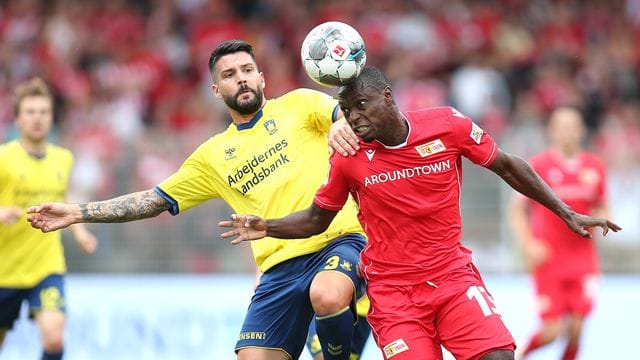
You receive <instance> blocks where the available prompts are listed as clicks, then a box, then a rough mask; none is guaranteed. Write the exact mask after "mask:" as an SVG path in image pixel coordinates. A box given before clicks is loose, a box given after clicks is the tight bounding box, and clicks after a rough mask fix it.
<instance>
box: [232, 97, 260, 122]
mask: <svg viewBox="0 0 640 360" xmlns="http://www.w3.org/2000/svg"><path fill="white" fill-rule="evenodd" d="M266 103H267V102H266V101H264V102H262V105H261V106H260V108H259V109H258V110H257V111H256V112H253V113H251V114H241V113H239V112H237V111H235V110H233V109H231V108H230V109H229V115H231V121H233V123H234V124H236V125H240V124H246V123H248V122H251V120H253V118H254V117H255V116H256V114H257V113H259V112H260V111H261V110H262V109H263V108H264V105H265V104H266Z"/></svg>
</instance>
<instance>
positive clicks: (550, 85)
mask: <svg viewBox="0 0 640 360" xmlns="http://www.w3.org/2000/svg"><path fill="white" fill-rule="evenodd" d="M329 20H337V21H343V22H347V23H349V24H351V25H352V26H354V27H355V28H356V29H357V30H358V31H359V32H360V33H361V35H362V36H363V38H364V40H365V43H366V46H367V63H368V64H369V65H375V66H377V67H380V68H382V69H383V70H384V71H385V72H386V74H387V75H388V76H389V78H390V80H391V81H392V82H393V83H394V91H395V93H396V96H397V100H398V105H399V107H400V108H401V109H411V108H417V107H424V106H438V105H446V104H452V105H454V106H456V107H457V108H458V109H459V110H460V111H461V112H463V113H466V114H468V115H470V116H471V117H472V118H473V119H474V120H475V121H476V122H477V123H479V124H480V125H481V126H483V127H484V128H485V129H486V130H488V131H489V132H491V133H492V134H493V135H494V137H495V138H496V139H497V140H498V141H499V143H500V144H501V146H503V147H504V148H505V149H507V150H509V151H512V152H515V153H517V154H519V155H521V156H523V157H527V156H529V155H532V154H533V153H534V152H537V151H539V150H541V149H542V147H543V146H544V144H545V143H544V141H545V140H544V126H545V122H546V116H547V114H548V112H549V111H550V110H551V109H552V108H554V107H555V106H557V105H560V104H574V105H578V106H580V107H581V108H582V109H584V110H585V114H586V118H587V121H588V127H589V130H590V133H589V141H588V144H587V147H588V148H590V149H591V150H593V151H595V152H596V153H599V154H600V155H602V156H603V157H604V159H605V160H606V162H607V163H608V165H609V170H610V173H611V179H610V183H611V186H610V192H611V203H612V205H613V206H612V210H613V213H612V218H613V219H614V220H616V221H617V222H619V223H620V224H622V225H623V227H624V228H625V230H624V231H623V233H621V234H620V237H619V239H620V241H621V242H623V243H627V244H629V245H632V246H635V247H639V246H640V245H639V244H640V206H639V205H638V204H640V187H639V186H637V184H640V101H639V100H640V46H638V45H636V44H637V43H638V41H639V40H640V0H626V1H625V0H610V1H600V0H586V1H568V0H539V1H525V0H486V1H483V0H404V1H402V0H396V1H388V0H315V1H314V0H305V1H286V0H137V1H127V0H109V1H96V0H46V1H45V0H0V39H1V41H0V139H9V138H12V137H13V136H14V134H15V129H14V128H13V113H12V98H11V95H12V90H13V88H14V86H15V85H16V84H18V83H19V82H21V81H23V80H25V79H26V78H28V77H31V76H33V75H39V76H42V77H43V78H44V79H45V80H46V81H47V82H48V83H49V84H50V85H51V86H52V87H53V89H54V91H55V94H56V101H57V104H56V110H57V111H56V124H57V127H56V128H57V131H56V136H57V139H55V140H56V141H57V142H58V143H61V144H62V145H65V146H67V147H69V148H70V149H72V150H73V151H74V153H75V155H76V171H75V174H74V186H73V189H74V191H73V194H71V195H72V196H73V197H74V198H78V199H85V200H87V199H97V198H104V197H107V196H108V197H111V196H114V195H117V194H121V193H124V192H129V191H135V190H141V189H146V188H150V187H152V186H153V185H155V184H156V183H158V182H159V181H160V180H162V179H164V178H165V177H166V176H167V175H169V174H171V173H172V172H173V171H174V170H175V169H176V168H177V167H178V166H179V164H180V163H181V161H182V160H183V159H184V158H185V157H186V156H187V155H188V154H189V153H190V152H191V151H193V150H194V149H195V147H196V146H197V145H198V144H199V143H201V142H202V141H203V140H205V139H206V138H208V137H210V136H211V135H213V134H214V133H216V132H219V131H220V130H222V129H224V128H225V127H226V126H228V124H229V119H228V116H227V114H226V111H225V110H224V107H223V106H222V104H221V103H220V102H219V101H218V100H216V99H215V98H214V97H213V94H212V92H211V88H210V86H211V77H210V74H209V72H208V69H207V60H208V57H209V54H210V52H211V50H212V49H213V48H214V47H215V46H216V45H217V44H218V43H219V42H220V41H222V40H225V39H230V38H239V39H245V40H247V41H249V42H251V43H252V44H253V45H254V50H255V52H256V56H257V60H258V64H259V67H260V70H261V71H263V72H264V74H265V77H266V82H267V87H266V94H267V96H268V97H269V98H271V97H277V96H279V95H281V94H283V93H285V92H287V91H289V90H291V89H293V88H296V87H300V86H304V87H312V88H318V87H317V85H315V84H314V83H313V82H311V81H310V80H309V79H308V78H307V76H306V75H305V74H304V72H303V70H302V68H301V66H300V59H299V56H300V44H301V42H302V39H303V38H304V36H305V35H306V33H307V32H308V31H309V30H310V29H311V28H313V27H314V26H315V25H317V24H319V23H321V22H324V21H329ZM321 90H325V91H328V92H330V93H331V92H332V91H334V90H333V89H328V88H323V89H321ZM222 212H224V211H222ZM210 216H211V215H210ZM196 253H197V252H196Z"/></svg>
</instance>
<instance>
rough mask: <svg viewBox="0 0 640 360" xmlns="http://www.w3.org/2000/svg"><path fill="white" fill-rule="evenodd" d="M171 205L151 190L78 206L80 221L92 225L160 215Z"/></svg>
mask: <svg viewBox="0 0 640 360" xmlns="http://www.w3.org/2000/svg"><path fill="white" fill-rule="evenodd" d="M170 208H171V204H170V203H169V202H168V201H167V200H165V199H164V198H163V197H161V196H160V195H158V193H157V192H155V191H154V190H153V189H151V190H146V191H140V192H137V193H132V194H128V195H123V196H120V197H117V198H115V199H111V200H105V201H97V202H90V203H86V204H80V210H81V211H82V219H83V220H85V222H94V223H118V222H127V221H133V220H140V219H146V218H150V217H154V216H158V215H160V213H162V212H163V211H165V210H168V209H170Z"/></svg>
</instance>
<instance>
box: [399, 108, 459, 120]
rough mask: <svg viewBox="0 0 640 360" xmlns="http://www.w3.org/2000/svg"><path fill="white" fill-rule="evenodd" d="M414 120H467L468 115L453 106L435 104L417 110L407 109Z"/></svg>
mask: <svg viewBox="0 0 640 360" xmlns="http://www.w3.org/2000/svg"><path fill="white" fill-rule="evenodd" d="M407 113H408V114H410V115H411V116H412V117H413V118H414V119H415V120H416V121H418V122H420V121H430V122H438V121H439V122H449V121H451V120H454V119H465V120H469V117H468V116H466V115H464V114H462V113H461V112H460V111H458V110H457V109H456V108H454V107H453V106H437V107H430V108H423V109H418V110H412V111H408V112H407Z"/></svg>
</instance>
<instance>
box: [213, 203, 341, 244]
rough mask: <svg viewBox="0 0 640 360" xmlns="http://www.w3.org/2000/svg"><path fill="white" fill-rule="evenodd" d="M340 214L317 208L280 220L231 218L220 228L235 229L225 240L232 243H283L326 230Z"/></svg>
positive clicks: (222, 235)
mask: <svg viewBox="0 0 640 360" xmlns="http://www.w3.org/2000/svg"><path fill="white" fill-rule="evenodd" d="M337 213H338V212H337V211H331V210H325V209H323V208H321V207H319V206H317V205H316V204H311V206H310V207H308V208H306V209H304V210H300V211H298V212H295V213H293V214H290V215H288V216H285V217H283V218H279V219H267V220H265V219H263V218H261V217H259V216H255V215H238V214H233V215H231V220H229V221H220V222H219V223H218V226H220V227H223V228H232V230H229V231H227V232H224V233H222V234H221V235H220V236H221V237H222V238H230V237H234V236H235V238H234V239H232V240H231V243H232V244H234V245H237V244H240V243H241V242H243V241H250V240H257V239H262V238H263V237H265V236H270V237H275V238H280V239H304V238H308V237H309V236H312V235H316V234H320V233H321V232H323V231H325V230H327V228H328V227H329V224H331V221H332V220H333V218H334V217H335V216H336V214H337Z"/></svg>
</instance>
